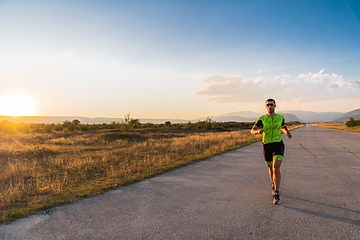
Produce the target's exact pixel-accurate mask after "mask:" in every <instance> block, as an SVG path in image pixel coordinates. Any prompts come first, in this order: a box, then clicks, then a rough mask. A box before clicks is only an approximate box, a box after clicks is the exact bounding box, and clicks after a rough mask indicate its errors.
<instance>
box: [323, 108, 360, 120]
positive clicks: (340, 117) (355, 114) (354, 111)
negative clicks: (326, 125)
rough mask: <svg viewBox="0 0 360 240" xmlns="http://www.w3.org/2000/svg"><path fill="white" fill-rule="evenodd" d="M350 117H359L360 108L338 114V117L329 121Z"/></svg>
mask: <svg viewBox="0 0 360 240" xmlns="http://www.w3.org/2000/svg"><path fill="white" fill-rule="evenodd" d="M351 117H353V118H355V119H358V118H360V108H359V109H355V110H353V111H351V112H348V113H344V114H342V115H340V116H339V117H337V118H334V119H332V120H330V122H346V121H348V120H349V118H351Z"/></svg>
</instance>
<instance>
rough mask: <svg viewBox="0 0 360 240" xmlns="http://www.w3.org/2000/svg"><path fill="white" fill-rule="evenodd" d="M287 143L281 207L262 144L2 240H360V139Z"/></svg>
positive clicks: (335, 135) (344, 135) (75, 208)
mask: <svg viewBox="0 0 360 240" xmlns="http://www.w3.org/2000/svg"><path fill="white" fill-rule="evenodd" d="M292 134H293V138H292V139H290V140H289V139H287V138H286V139H284V142H285V145H286V149H285V158H284V162H283V165H282V186H281V191H280V194H281V200H282V204H281V205H277V206H275V205H273V204H272V195H271V184H270V179H269V176H268V171H267V167H266V166H265V164H264V160H263V157H262V147H261V143H260V142H258V143H255V144H252V145H250V146H247V147H244V148H240V149H237V150H235V151H232V152H228V153H226V154H222V155H220V156H216V157H213V158H211V159H209V160H206V161H202V162H199V163H196V164H193V165H190V166H187V167H183V168H181V169H178V170H176V171H173V172H169V173H166V174H163V175H161V176H158V177H155V178H152V179H149V180H146V181H143V182H140V183H137V184H134V185H131V186H128V187H122V188H120V189H118V190H115V191H111V192H108V193H106V194H104V195H101V196H98V197H94V198H90V199H87V200H84V201H81V202H78V203H74V204H71V205H67V206H62V207H58V208H54V209H53V210H52V211H50V212H48V213H43V214H39V215H35V216H32V217H29V218H27V219H22V220H19V221H16V222H14V223H12V224H11V225H7V226H5V225H3V226H1V227H0V239H316V238H317V239H360V191H359V190H360V134H357V133H349V132H342V131H338V130H331V129H325V128H317V127H313V126H306V127H304V128H301V129H297V130H294V131H293V132H292Z"/></svg>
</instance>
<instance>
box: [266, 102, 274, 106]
mask: <svg viewBox="0 0 360 240" xmlns="http://www.w3.org/2000/svg"><path fill="white" fill-rule="evenodd" d="M266 106H268V107H270V106H274V104H272V103H270V104H266Z"/></svg>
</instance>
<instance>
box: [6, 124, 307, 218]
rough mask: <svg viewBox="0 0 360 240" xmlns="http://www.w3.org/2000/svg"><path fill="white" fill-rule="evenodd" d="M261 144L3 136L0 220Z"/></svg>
mask: <svg viewBox="0 0 360 240" xmlns="http://www.w3.org/2000/svg"><path fill="white" fill-rule="evenodd" d="M300 126H301V125H297V126H291V128H297V127H300ZM291 128H290V129H291ZM260 139H261V136H260V135H256V136H254V135H251V134H250V130H249V129H243V130H237V131H224V132H211V131H209V132H189V131H181V130H176V129H175V130H168V129H162V130H156V131H152V130H150V129H147V130H146V129H142V130H133V131H131V132H119V131H111V130H106V129H105V130H101V131H97V132H94V131H86V132H80V133H76V134H73V133H69V132H51V133H18V134H1V137H0V167H1V168H0V189H1V191H0V209H1V215H0V217H1V220H0V221H1V223H8V222H10V221H12V220H15V219H18V218H22V217H25V216H28V215H30V214H34V213H36V212H39V211H42V210H45V209H48V208H51V207H54V206H59V205H63V204H66V203H70V202H73V201H78V200H80V199H82V198H84V197H89V196H94V195H97V194H101V193H103V192H104V191H107V190H109V189H115V188H118V187H119V186H123V185H128V184H131V183H134V182H137V181H141V180H143V179H145V178H149V177H153V176H155V175H158V174H160V173H163V172H166V171H169V170H172V169H176V168H178V167H181V166H184V165H187V164H190V163H193V162H196V161H199V160H203V159H206V158H209V157H212V156H214V155H218V154H221V153H224V152H226V151H230V150H233V149H236V148H239V147H242V146H245V145H248V144H251V143H253V142H256V141H259V140H260Z"/></svg>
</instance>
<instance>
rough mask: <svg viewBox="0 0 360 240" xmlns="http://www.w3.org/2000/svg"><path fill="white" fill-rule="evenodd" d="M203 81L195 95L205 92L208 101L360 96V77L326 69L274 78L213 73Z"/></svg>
mask: <svg viewBox="0 0 360 240" xmlns="http://www.w3.org/2000/svg"><path fill="white" fill-rule="evenodd" d="M201 82H202V83H204V84H207V85H206V86H205V87H204V88H203V89H202V90H201V91H198V92H196V93H195V96H205V97H206V98H205V101H208V102H215V103H251V102H258V101H264V100H265V99H267V98H270V97H271V98H275V99H279V100H281V101H285V102H288V103H294V102H302V103H306V102H314V101H328V100H330V101H331V100H335V99H340V98H344V99H351V98H359V97H360V80H358V81H356V82H353V83H346V82H344V81H343V77H342V76H341V75H337V74H335V73H333V74H327V73H324V69H322V70H320V71H319V72H318V73H314V74H312V73H311V72H309V73H307V74H300V75H299V76H298V77H291V76H290V75H283V76H282V77H279V76H276V77H275V78H274V79H273V80H271V81H265V80H264V79H263V78H262V77H261V76H260V77H258V78H256V79H254V80H244V79H243V78H242V77H241V76H240V75H232V76H230V77H228V76H224V75H209V76H206V77H205V78H203V79H201Z"/></svg>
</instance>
